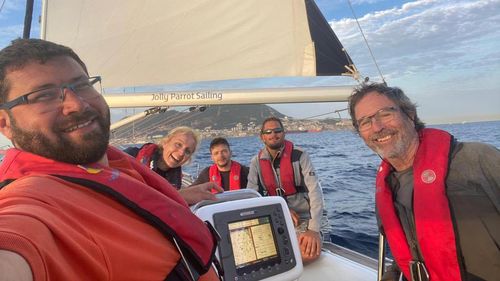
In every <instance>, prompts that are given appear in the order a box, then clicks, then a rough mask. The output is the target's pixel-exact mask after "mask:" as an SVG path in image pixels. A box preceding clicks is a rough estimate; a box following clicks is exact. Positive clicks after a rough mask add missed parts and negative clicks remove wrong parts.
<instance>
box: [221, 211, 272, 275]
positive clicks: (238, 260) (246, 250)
mask: <svg viewBox="0 0 500 281" xmlns="http://www.w3.org/2000/svg"><path fill="white" fill-rule="evenodd" d="M228 226H229V236H230V238H231V246H232V248H233V254H234V262H235V265H236V268H237V269H239V268H242V267H245V266H248V265H251V264H255V263H259V262H263V261H267V260H270V259H272V258H276V257H278V251H277V249H276V243H275V239H274V236H273V231H272V228H271V221H270V217H269V216H264V217H259V218H254V219H249V220H243V221H237V222H232V223H229V224H228Z"/></svg>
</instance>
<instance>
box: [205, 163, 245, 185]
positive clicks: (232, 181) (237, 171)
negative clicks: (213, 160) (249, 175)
mask: <svg viewBox="0 0 500 281" xmlns="http://www.w3.org/2000/svg"><path fill="white" fill-rule="evenodd" d="M208 175H209V178H210V181H211V182H215V183H216V184H218V185H219V186H222V177H221V175H220V172H219V168H217V165H216V164H213V165H212V166H210V170H209V173H208ZM240 175H241V165H240V163H238V162H236V161H234V160H231V168H230V170H229V190H238V189H240V188H241V183H240ZM212 193H217V192H216V191H215V190H212Z"/></svg>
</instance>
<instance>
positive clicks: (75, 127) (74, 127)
mask: <svg viewBox="0 0 500 281" xmlns="http://www.w3.org/2000/svg"><path fill="white" fill-rule="evenodd" d="M91 122H92V121H87V122H85V123H82V124H78V125H76V126H73V127H70V128H68V129H66V130H64V131H65V132H67V133H69V132H73V131H74V130H77V129H80V128H83V127H85V126H88V125H89V124H90V123H91Z"/></svg>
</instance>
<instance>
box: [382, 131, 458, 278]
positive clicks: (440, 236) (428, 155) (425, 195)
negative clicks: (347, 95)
mask: <svg viewBox="0 0 500 281" xmlns="http://www.w3.org/2000/svg"><path fill="white" fill-rule="evenodd" d="M419 137H420V145H419V147H418V150H417V153H416V155H415V160H414V161H413V175H414V191H413V209H414V210H413V212H414V218H415V225H416V233H417V240H418V244H419V246H420V250H421V252H422V256H423V259H424V263H425V266H426V268H427V270H428V272H429V275H430V279H431V280H432V281H445V280H446V281H455V280H461V277H460V266H459V262H458V255H457V249H456V242H457V240H456V237H455V232H454V229H453V222H452V218H451V214H450V207H449V202H448V198H447V196H446V182H445V181H446V175H447V173H448V163H449V154H450V147H451V142H452V140H453V137H452V136H451V135H450V134H448V133H447V132H444V131H441V130H437V129H423V130H421V131H420V132H419ZM391 169H392V167H391V165H390V164H389V163H388V162H387V161H385V160H384V161H383V162H382V164H381V165H380V167H379V171H378V174H377V191H376V195H375V198H376V203H377V209H378V211H379V215H380V218H381V220H382V225H383V228H384V231H385V233H386V236H387V240H388V242H389V246H390V248H391V252H392V253H393V255H394V257H395V260H396V262H397V264H398V266H399V268H400V269H401V271H402V272H403V273H404V275H405V276H406V278H407V279H408V280H411V279H410V268H409V262H410V261H412V255H411V251H410V247H409V245H408V241H407V239H406V236H405V233H404V230H403V228H402V226H401V222H400V220H399V218H398V216H397V214H396V211H395V207H394V202H393V196H392V192H391V188H390V187H389V185H388V184H387V183H386V178H387V176H388V175H389V174H390V173H391ZM403 188H404V187H403Z"/></svg>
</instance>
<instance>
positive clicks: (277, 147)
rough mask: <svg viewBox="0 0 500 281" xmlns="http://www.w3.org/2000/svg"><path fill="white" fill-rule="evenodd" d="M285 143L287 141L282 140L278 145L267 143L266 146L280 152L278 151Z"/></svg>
mask: <svg viewBox="0 0 500 281" xmlns="http://www.w3.org/2000/svg"><path fill="white" fill-rule="evenodd" d="M284 142H285V141H284V140H282V141H279V142H277V143H272V144H271V143H267V144H266V145H267V147H269V149H272V150H278V149H280V148H281V147H282V146H283V143H284Z"/></svg>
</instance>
